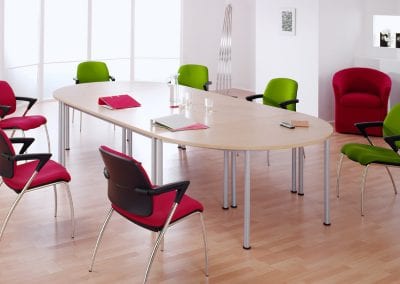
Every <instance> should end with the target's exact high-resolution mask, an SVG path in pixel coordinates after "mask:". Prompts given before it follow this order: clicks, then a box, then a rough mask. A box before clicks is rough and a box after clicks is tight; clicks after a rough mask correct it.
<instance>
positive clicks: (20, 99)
mask: <svg viewBox="0 0 400 284" xmlns="http://www.w3.org/2000/svg"><path fill="white" fill-rule="evenodd" d="M15 99H16V100H17V101H25V102H28V106H27V108H26V111H25V113H26V112H27V111H28V110H30V109H31V108H32V106H33V105H34V104H35V103H36V102H37V99H36V98H29V97H15ZM25 113H24V115H25Z"/></svg>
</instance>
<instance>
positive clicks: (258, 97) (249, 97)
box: [246, 94, 263, 102]
mask: <svg viewBox="0 0 400 284" xmlns="http://www.w3.org/2000/svg"><path fill="white" fill-rule="evenodd" d="M262 97H263V94H256V95H251V96H247V97H246V100H247V101H249V102H251V101H253V100H255V99H260V98H262Z"/></svg>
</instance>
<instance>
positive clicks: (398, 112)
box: [383, 103, 400, 148]
mask: <svg viewBox="0 0 400 284" xmlns="http://www.w3.org/2000/svg"><path fill="white" fill-rule="evenodd" d="M393 135H400V103H399V104H396V105H395V106H394V107H392V109H391V110H390V111H389V113H388V114H387V115H386V117H385V120H384V121H383V136H384V137H385V136H393ZM396 145H397V147H399V148H400V142H396Z"/></svg>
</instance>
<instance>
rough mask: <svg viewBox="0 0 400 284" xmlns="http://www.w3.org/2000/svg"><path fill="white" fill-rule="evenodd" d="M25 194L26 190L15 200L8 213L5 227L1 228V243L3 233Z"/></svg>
mask: <svg viewBox="0 0 400 284" xmlns="http://www.w3.org/2000/svg"><path fill="white" fill-rule="evenodd" d="M24 193H25V189H24V190H22V191H21V193H20V194H18V196H17V198H16V199H15V201H14V203H13V205H12V206H11V208H10V210H9V211H8V213H7V216H6V218H5V219H4V222H3V226H2V227H1V230H0V241H1V238H2V237H3V233H4V231H5V229H6V226H7V223H8V221H9V220H10V217H11V214H12V213H13V212H14V210H15V207H17V205H18V203H19V201H20V200H21V198H22V196H23V195H24Z"/></svg>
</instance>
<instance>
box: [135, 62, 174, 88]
mask: <svg viewBox="0 0 400 284" xmlns="http://www.w3.org/2000/svg"><path fill="white" fill-rule="evenodd" d="M134 66H135V70H134V74H135V80H136V81H153V82H167V81H168V80H169V77H170V76H171V75H173V74H176V72H177V71H178V68H179V59H140V58H136V59H135V61H134Z"/></svg>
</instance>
